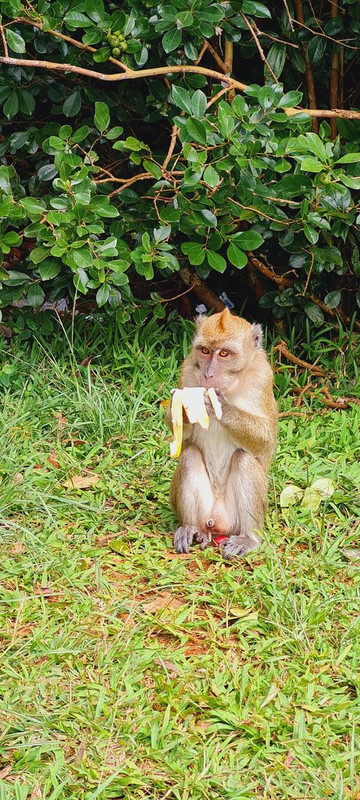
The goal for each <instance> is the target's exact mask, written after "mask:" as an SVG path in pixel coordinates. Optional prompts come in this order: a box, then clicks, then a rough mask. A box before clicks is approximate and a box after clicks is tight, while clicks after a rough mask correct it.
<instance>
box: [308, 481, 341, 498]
mask: <svg viewBox="0 0 360 800" xmlns="http://www.w3.org/2000/svg"><path fill="white" fill-rule="evenodd" d="M310 489H316V490H317V491H318V492H320V494H321V498H322V499H324V498H325V497H331V496H332V495H333V494H334V492H335V483H334V481H332V480H331V479H330V478H318V480H317V481H314V482H313V483H312V484H311V486H310Z"/></svg>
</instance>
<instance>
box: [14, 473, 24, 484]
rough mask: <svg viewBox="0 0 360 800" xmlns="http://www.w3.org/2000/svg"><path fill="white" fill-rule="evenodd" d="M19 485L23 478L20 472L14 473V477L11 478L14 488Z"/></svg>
mask: <svg viewBox="0 0 360 800" xmlns="http://www.w3.org/2000/svg"><path fill="white" fill-rule="evenodd" d="M21 483H24V476H23V474H22V472H15V475H14V477H13V484H14V486H20V484H21Z"/></svg>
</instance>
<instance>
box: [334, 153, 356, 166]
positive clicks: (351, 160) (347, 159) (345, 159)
mask: <svg viewBox="0 0 360 800" xmlns="http://www.w3.org/2000/svg"><path fill="white" fill-rule="evenodd" d="M336 163H337V164H360V153H346V155H345V156H341V158H339V159H338V160H337V162H336Z"/></svg>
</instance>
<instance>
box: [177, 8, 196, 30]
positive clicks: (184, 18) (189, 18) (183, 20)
mask: <svg viewBox="0 0 360 800" xmlns="http://www.w3.org/2000/svg"><path fill="white" fill-rule="evenodd" d="M193 22H194V17H193V15H192V13H191V11H181V12H180V14H176V24H177V26H178V27H180V28H191V26H192V24H193Z"/></svg>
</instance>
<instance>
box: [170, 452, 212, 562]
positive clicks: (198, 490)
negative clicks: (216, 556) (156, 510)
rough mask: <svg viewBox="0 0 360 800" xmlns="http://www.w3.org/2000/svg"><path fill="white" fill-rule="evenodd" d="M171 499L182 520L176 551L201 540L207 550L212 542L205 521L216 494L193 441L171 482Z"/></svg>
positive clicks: (180, 550) (175, 543)
mask: <svg viewBox="0 0 360 800" xmlns="http://www.w3.org/2000/svg"><path fill="white" fill-rule="evenodd" d="M170 502H171V505H172V507H173V509H174V511H175V513H176V514H177V517H178V519H179V522H180V527H179V528H178V529H177V530H176V531H175V534H174V545H175V550H176V552H177V553H188V552H189V548H190V546H191V545H192V544H199V545H200V547H201V549H202V550H204V549H205V547H207V545H208V544H210V529H208V530H206V522H207V521H208V520H209V519H210V517H211V509H212V507H213V505H214V496H213V491H212V487H211V483H210V480H209V476H208V473H207V471H206V468H205V464H204V462H203V459H202V455H201V452H200V450H199V449H198V448H197V447H195V446H194V445H189V446H188V447H187V448H186V449H185V450H183V452H182V453H181V456H180V458H179V463H178V467H177V470H176V472H175V474H174V477H173V479H172V482H171V487H170Z"/></svg>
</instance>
